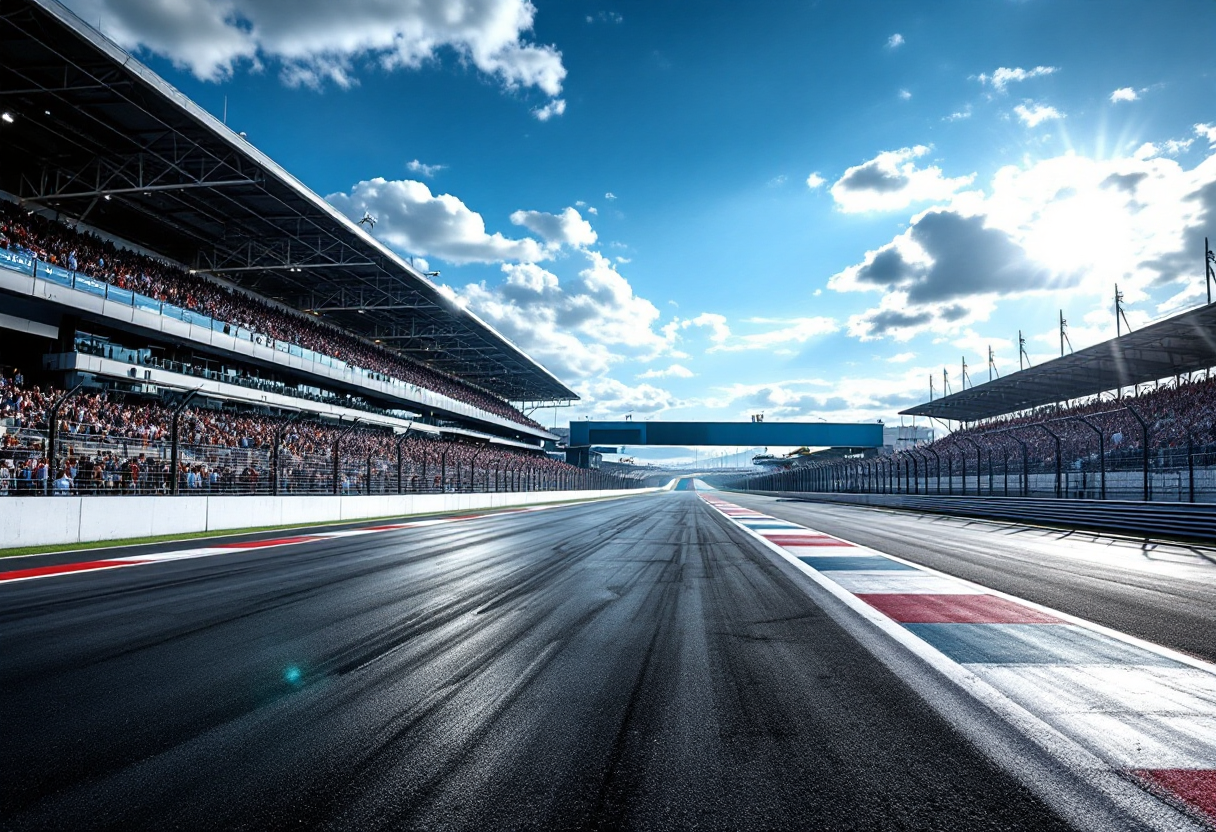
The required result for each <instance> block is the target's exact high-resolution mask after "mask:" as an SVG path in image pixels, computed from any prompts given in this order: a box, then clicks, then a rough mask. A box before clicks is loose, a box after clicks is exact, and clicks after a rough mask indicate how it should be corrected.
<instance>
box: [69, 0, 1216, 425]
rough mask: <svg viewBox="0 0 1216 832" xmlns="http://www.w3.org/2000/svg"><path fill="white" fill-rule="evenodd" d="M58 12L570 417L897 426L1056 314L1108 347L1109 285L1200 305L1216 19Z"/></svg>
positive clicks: (82, 8)
mask: <svg viewBox="0 0 1216 832" xmlns="http://www.w3.org/2000/svg"><path fill="white" fill-rule="evenodd" d="M68 5H69V6H71V7H72V8H73V9H75V10H76V11H77V12H78V13H79V14H81V16H82V17H84V18H85V19H86V20H87V21H89V22H91V23H94V24H98V23H99V24H100V26H101V28H102V30H103V31H104V32H105V33H106V34H108V35H109V36H111V37H112V38H114V39H116V40H117V41H118V42H119V43H121V44H122V45H124V46H126V47H127V48H129V49H132V50H133V51H134V52H135V54H137V55H138V56H139V57H141V58H142V59H143V60H145V61H146V62H147V63H148V64H150V65H151V66H152V67H153V68H154V69H156V70H157V71H158V72H160V73H161V74H163V75H164V76H165V77H166V78H168V79H169V81H170V82H171V83H173V84H174V85H176V86H177V87H179V88H180V89H181V90H183V91H184V92H185V93H186V94H188V95H189V96H191V97H192V98H194V99H195V100H196V101H198V102H199V103H200V104H202V105H203V106H204V107H206V108H208V109H209V110H211V111H212V112H214V113H216V114H217V115H218V114H220V113H221V112H222V110H223V107H224V100H225V97H226V99H227V112H228V123H229V125H230V126H231V127H232V128H233V129H235V130H239V131H244V132H246V133H247V134H248V136H249V139H250V140H251V141H252V142H253V143H254V144H256V145H257V146H258V147H259V148H261V149H262V150H264V151H265V152H267V153H269V154H270V155H271V156H272V157H273V158H275V159H276V160H278V161H279V162H281V163H282V164H283V165H284V166H285V167H286V168H287V169H288V170H290V171H292V172H293V173H294V174H296V175H297V176H298V177H299V178H300V179H302V180H303V181H304V182H305V183H306V184H307V185H309V186H310V187H312V188H313V189H314V190H316V191H317V192H319V193H321V194H323V195H329V197H330V199H331V201H333V202H334V204H335V205H337V206H338V207H339V208H341V209H342V210H344V211H347V212H349V213H350V214H351V215H352V216H355V217H356V218H357V217H360V216H362V214H363V212H364V211H365V210H366V211H369V212H370V213H372V214H373V216H376V217H377V219H378V223H377V225H376V227H375V229H374V233H375V234H376V235H377V236H379V237H381V239H383V240H385V241H386V242H387V243H388V244H390V245H392V246H394V247H395V248H397V249H398V250H400V251H401V252H402V253H403V254H406V255H413V256H416V257H418V258H420V261H419V262H420V263H421V262H425V264H426V265H427V266H428V267H429V268H431V269H437V270H440V271H441V273H442V274H441V277H440V278H439V280H440V282H442V283H443V284H444V285H446V286H448V287H450V289H451V291H452V293H453V295H454V296H455V297H457V298H458V299H459V300H460V301H461V302H463V303H467V304H468V305H469V306H470V307H471V308H473V309H474V310H475V311H476V312H477V313H478V314H480V315H481V316H482V317H484V318H486V319H487V320H489V321H490V322H491V323H493V324H495V325H496V326H497V327H499V328H500V330H501V331H503V332H504V333H505V334H507V335H508V336H509V337H511V338H512V339H513V340H515V341H516V342H517V343H519V344H520V345H521V346H523V347H524V348H525V349H527V350H529V351H530V352H531V353H533V354H534V355H535V356H536V357H537V358H538V359H540V360H541V361H542V362H543V363H545V364H546V366H548V367H550V368H551V369H552V370H553V371H554V372H556V373H557V374H558V375H559V376H561V377H562V378H563V379H564V380H565V381H567V382H568V383H569V384H571V385H572V386H573V387H574V388H575V389H577V390H578V391H579V392H580V393H581V394H582V395H583V397H584V401H583V403H581V404H580V406H579V407H577V408H575V409H574V410H572V411H564V412H562V413H560V414H559V415H558V418H559V419H560V420H561V421H565V420H566V419H568V418H569V417H571V416H574V417H581V416H596V417H620V416H623V415H624V414H626V413H633V414H634V417H635V418H647V417H653V418H682V419H700V418H718V419H738V418H745V417H746V416H747V415H748V414H750V413H755V412H759V411H765V413H766V416H767V418H768V419H770V420H772V419H814V418H826V419H828V420H837V419H840V420H849V419H874V418H882V419H884V420H887V421H890V420H891V419H893V418H894V419H898V417H897V416H896V415H895V414H896V413H897V411H898V410H899V409H900V408H902V407H905V406H907V405H910V404H913V403H915V402H918V401H921V400H923V399H924V398H926V397H927V394H928V377H929V375H930V374H931V373H932V374H934V375H935V376H936V377H937V378H938V379H939V380H940V378H941V368H942V367H943V366H946V367H948V368H949V371H950V377H951V383H952V384H953V385H955V387H956V389H957V383H958V381H957V378H958V375H959V367H960V363H961V360H962V358H963V357H964V356H965V357H966V360H967V361H968V363H969V365H970V367H971V375H972V378H973V379H974V380H975V381H981V380H983V379H985V378H986V377H987V373H986V370H985V367H986V351H987V347H988V346H989V345H991V346H992V347H993V349H994V351H995V353H996V358H997V366H998V368H999V369H1000V370H1001V371H1002V372H1008V371H1009V370H1010V369H1012V368H1016V365H1017V346H1016V337H1017V332H1018V330H1019V328H1020V329H1022V330H1023V331H1024V333H1025V335H1026V337H1027V340H1028V344H1027V348H1028V350H1029V352H1030V354H1031V356H1032V357H1033V359H1034V360H1035V361H1036V362H1037V361H1040V360H1045V359H1047V358H1049V357H1051V355H1052V354H1053V353H1058V347H1057V345H1056V336H1055V321H1056V316H1057V315H1058V310H1059V309H1061V308H1063V309H1064V310H1065V315H1066V317H1067V318H1068V320H1069V323H1070V336H1071V340H1072V342H1073V344H1074V346H1076V347H1078V348H1079V347H1081V346H1084V345H1087V344H1090V343H1094V342H1096V341H1098V340H1101V339H1102V338H1105V337H1108V336H1110V335H1113V328H1114V320H1113V315H1112V313H1111V302H1110V295H1111V294H1112V293H1113V284H1114V283H1115V282H1116V281H1118V282H1119V284H1120V288H1121V289H1123V290H1124V292H1125V296H1126V298H1127V301H1128V315H1129V318H1130V319H1131V321H1132V323H1133V325H1138V324H1140V323H1143V322H1144V321H1147V320H1150V319H1154V318H1158V317H1161V316H1162V315H1164V314H1168V313H1169V312H1170V311H1171V310H1174V311H1176V310H1179V309H1181V308H1185V307H1186V306H1188V305H1193V304H1195V303H1196V302H1198V301H1199V300H1200V296H1201V293H1202V289H1203V285H1202V238H1203V236H1204V234H1205V233H1206V234H1208V235H1209V236H1212V237H1214V238H1216V185H1213V184H1212V183H1216V155H1214V154H1216V106H1214V103H1216V75H1214V73H1213V66H1214V62H1213V59H1212V55H1213V52H1212V49H1213V46H1214V45H1216V7H1214V6H1213V5H1212V4H1211V3H1210V2H1209V1H1208V0H1192V1H1191V2H1187V0H1174V1H1173V2H1170V3H1144V2H1118V1H1117V0H1091V1H1090V2H1080V1H1079V0H1071V1H1070V0H1020V2H1015V1H1014V0H959V1H957V2H934V3H912V2H818V3H802V2H788V3H778V2H763V3H753V4H737V3H710V2H697V3H691V2H682V3H680V2H672V3H601V2H582V0H576V1H570V0H568V2H562V3H559V2H536V3H535V4H530V3H527V2H525V0H464V2H461V3H455V2H452V0H446V1H445V0H415V2H410V3H405V2H401V3H389V2H384V0H346V2H343V3H330V2H325V0H299V2H297V3H293V4H282V3H279V2H275V0H194V2H192V3H188V4H178V5H177V6H174V5H172V4H161V3H154V2H152V0H70V2H69V3H68ZM183 7H188V8H183ZM1205 186H1206V189H1205ZM1197 240H1198V241H1199V242H1198V247H1199V248H1198V250H1196V241H1197ZM938 385H939V389H940V381H939V382H938ZM540 416H541V418H543V419H544V420H545V421H550V420H551V419H552V418H553V415H552V414H551V413H542V414H540Z"/></svg>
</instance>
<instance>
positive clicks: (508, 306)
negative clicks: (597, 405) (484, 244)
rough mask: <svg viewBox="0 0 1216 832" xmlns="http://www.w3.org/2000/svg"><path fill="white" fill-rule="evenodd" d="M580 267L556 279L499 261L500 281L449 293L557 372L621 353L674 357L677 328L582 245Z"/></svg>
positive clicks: (598, 366)
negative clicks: (661, 322)
mask: <svg viewBox="0 0 1216 832" xmlns="http://www.w3.org/2000/svg"><path fill="white" fill-rule="evenodd" d="M582 254H583V256H584V257H585V258H586V263H587V265H586V267H585V268H584V269H582V270H581V271H579V273H578V275H577V277H575V278H574V279H571V280H567V281H562V280H560V279H559V278H558V276H557V275H555V274H554V273H552V272H550V271H548V270H547V269H544V268H542V267H541V266H537V265H535V264H533V263H515V264H513V263H508V264H504V265H503V266H502V272H503V275H504V277H505V280H504V281H503V282H501V283H497V284H491V283H489V282H486V281H483V282H480V283H470V284H468V285H466V286H464V287H463V288H459V289H454V290H453V294H454V296H455V297H456V298H457V299H458V300H459V302H461V303H463V304H467V305H468V307H469V308H470V309H472V310H473V311H474V312H475V313H477V315H478V316H480V317H481V318H482V319H483V320H485V321H487V322H488V323H490V324H491V325H492V326H494V327H495V328H496V329H497V330H498V331H499V332H501V333H503V334H504V335H506V336H507V337H508V338H510V339H511V340H512V341H513V342H514V343H516V344H518V345H519V346H520V347H521V348H522V349H524V350H525V351H526V352H527V353H528V354H529V355H532V356H534V357H535V358H536V359H537V360H539V361H540V362H541V363H542V364H544V365H545V366H546V367H548V368H549V369H551V370H553V371H554V372H555V373H557V374H558V375H559V376H561V377H563V378H573V379H586V378H591V377H595V376H601V375H603V374H604V373H606V372H608V371H609V370H610V369H611V368H612V367H613V366H615V365H616V364H618V363H620V362H622V361H625V360H626V359H638V360H643V361H649V360H653V359H655V358H659V357H662V356H671V357H678V356H677V353H676V351H675V350H674V349H673V345H674V343H675V340H676V337H677V336H676V334H675V333H674V331H671V330H670V329H661V328H659V327H658V322H659V317H660V315H659V310H658V309H657V308H656V307H655V305H654V304H653V303H651V302H650V301H648V300H646V299H645V298H641V297H638V296H637V295H636V294H634V292H633V288H632V287H631V286H630V284H629V281H628V280H626V279H625V277H624V276H622V275H621V274H620V273H619V272H617V271H616V268H615V267H614V266H613V264H612V263H611V261H609V260H608V259H607V258H606V257H604V256H603V255H601V254H599V253H598V252H594V251H583V252H582Z"/></svg>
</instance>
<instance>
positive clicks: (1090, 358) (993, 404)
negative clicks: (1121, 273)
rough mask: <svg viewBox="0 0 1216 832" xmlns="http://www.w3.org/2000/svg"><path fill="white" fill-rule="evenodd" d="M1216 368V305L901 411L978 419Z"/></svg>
mask: <svg viewBox="0 0 1216 832" xmlns="http://www.w3.org/2000/svg"><path fill="white" fill-rule="evenodd" d="M1209 367H1216V304H1209V305H1207V306H1201V307H1199V308H1198V309H1192V310H1190V311H1189V312H1183V313H1182V314H1180V315H1175V316H1174V317H1172V318H1166V319H1165V320H1163V321H1158V322H1156V323H1153V324H1149V325H1148V326H1146V327H1144V328H1143V329H1139V330H1136V331H1135V332H1129V333H1128V334H1127V335H1124V336H1122V337H1121V338H1114V339H1111V340H1110V341H1104V342H1102V343H1101V344H1095V345H1094V346H1092V347H1086V348H1085V349H1083V350H1078V351H1077V352H1074V353H1072V354H1071V355H1066V356H1063V357H1061V358H1057V359H1055V360H1053V361H1048V362H1047V363H1046V364H1040V365H1039V366H1037V367H1031V368H1029V369H1026V370H1022V371H1020V372H1017V373H1013V374H1011V375H1008V376H1005V377H1004V378H998V379H994V380H993V381H989V382H987V383H985V384H977V385H976V386H975V387H970V388H968V389H966V390H963V391H962V392H959V393H954V394H953V395H950V396H943V397H942V398H940V399H937V400H936V401H932V402H927V403H925V404H920V405H917V406H916V407H911V408H908V409H907V410H904V411H901V413H902V414H904V415H909V416H934V417H936V418H938V419H955V420H958V421H961V422H975V421H979V420H981V419H990V418H993V417H995V416H1002V415H1004V414H1006V413H1014V412H1016V411H1019V410H1026V409H1028V408H1032V407H1040V406H1042V405H1046V404H1054V403H1056V402H1062V401H1067V400H1068V399H1079V398H1083V397H1085V396H1094V395H1097V394H1098V393H1101V392H1104V391H1106V390H1116V389H1118V388H1120V387H1131V386H1132V385H1135V384H1146V383H1148V382H1152V381H1157V380H1158V379H1163V378H1168V377H1170V376H1175V375H1179V374H1182V373H1190V372H1194V371H1196V370H1204V369H1207V368H1209Z"/></svg>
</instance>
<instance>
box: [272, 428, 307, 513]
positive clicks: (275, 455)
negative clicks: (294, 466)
mask: <svg viewBox="0 0 1216 832" xmlns="http://www.w3.org/2000/svg"><path fill="white" fill-rule="evenodd" d="M302 415H303V411H300V410H297V411H296V412H295V414H294V415H293V416H292V417H291V418H290V419H288V420H287V421H286V422H284V423H283V424H282V425H280V426H279V429H278V430H276V431H275V432H274V447H272V448H271V449H270V496H272V497H277V496H279V491H280V490H281V488H280V485H281V483H280V482H279V467H280V465H279V463H280V454H281V453H282V451H281V450H280V449H281V448H282V445H283V435H284V434H285V433H287V429H288V428H289V427H291V426H292V425H294V424H295V423H296V421H297V420H299V418H300V417H301V416H302Z"/></svg>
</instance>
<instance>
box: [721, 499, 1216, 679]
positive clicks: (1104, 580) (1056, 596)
mask: <svg viewBox="0 0 1216 832" xmlns="http://www.w3.org/2000/svg"><path fill="white" fill-rule="evenodd" d="M722 496H723V497H724V498H727V499H729V500H730V501H731V502H734V503H737V504H739V505H741V506H746V507H748V508H754V509H756V510H758V511H763V512H765V513H767V514H770V515H772V516H774V517H781V518H783V519H787V520H790V521H791V522H795V523H805V524H807V525H809V526H813V527H814V528H816V529H820V530H822V531H824V532H827V533H828V534H834V535H840V536H841V537H843V538H845V539H846V540H849V541H851V542H853V543H858V544H861V545H863V546H869V547H871V548H873V549H877V550H878V551H880V552H885V553H887V554H891V555H895V556H897V557H900V558H904V559H905V560H909V561H912V562H914V563H919V564H922V565H924V566H928V567H929V568H931V569H937V570H939V571H941V572H945V573H947V574H949V575H954V576H957V577H959V578H963V579H965V580H968V581H973V582H975V583H977V584H980V585H982V586H986V587H990V588H992V589H995V590H998V591H1000V592H1005V593H1008V594H1010V595H1015V596H1017V597H1019V598H1025V599H1026V600H1028V601H1033V602H1035V603H1037V604H1042V605H1043V606H1046V607H1051V608H1053V609H1057V610H1061V611H1063V612H1066V613H1068V614H1070V615H1075V616H1077V617H1078V618H1084V619H1086V620H1087V621H1093V622H1095V623H1097V624H1101V625H1103V626H1106V627H1110V628H1112V629H1115V630H1118V631H1120V632H1123V633H1127V634H1128V635H1132V636H1136V637H1137V638H1142V639H1144V640H1145V641H1151V642H1153V643H1155V644H1160V645H1163V646H1165V647H1169V648H1172V649H1174V650H1180V651H1182V652H1184V653H1188V654H1190V655H1192V656H1195V657H1196V658H1200V659H1204V660H1205V661H1216V549H1213V548H1212V547H1195V546H1186V545H1183V544H1178V545H1174V544H1164V545H1160V546H1159V545H1157V544H1154V543H1137V542H1136V541H1133V540H1130V539H1113V538H1110V537H1102V536H1098V535H1091V534H1089V533H1084V532H1083V533H1077V534H1074V535H1070V534H1067V533H1065V532H1061V531H1059V530H1048V529H1033V528H1028V527H1025V526H1016V525H1014V524H1008V523H1001V522H989V521H984V520H966V519H963V518H958V517H945V516H934V515H927V514H915V513H911V512H898V511H882V510H876V509H871V508H865V507H857V506H843V505H836V504H829V503H812V502H802V501H794V500H783V499H775V498H772V497H762V496H756V495H748V494H740V493H735V492H730V493H725V492H724V493H723V494H722ZM1094 541H1096V542H1094ZM1045 544H1046V545H1045ZM1071 545H1081V546H1086V547H1090V548H1092V549H1094V550H1101V549H1102V548H1103V547H1105V548H1107V549H1109V551H1110V552H1111V560H1110V562H1104V561H1103V560H1102V559H1101V557H1100V556H1098V557H1095V558H1093V559H1077V558H1071V557H1064V556H1061V555H1060V554H1058V553H1055V554H1053V553H1052V552H1051V551H1050V549H1051V548H1055V547H1059V548H1063V547H1067V546H1071ZM1163 549H1169V550H1171V551H1176V552H1180V553H1181V552H1195V553H1198V554H1196V555H1195V556H1194V557H1193V558H1191V560H1192V561H1193V565H1187V564H1185V563H1177V564H1166V563H1162V564H1159V565H1160V566H1161V570H1160V571H1142V570H1138V569H1128V568H1123V566H1122V565H1121V561H1123V560H1125V559H1128V558H1130V557H1132V554H1130V553H1137V552H1138V555H1137V556H1138V557H1140V558H1141V559H1143V560H1144V562H1145V564H1146V565H1151V561H1152V560H1153V559H1154V558H1158V557H1160V556H1161V552H1162V550H1163Z"/></svg>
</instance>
